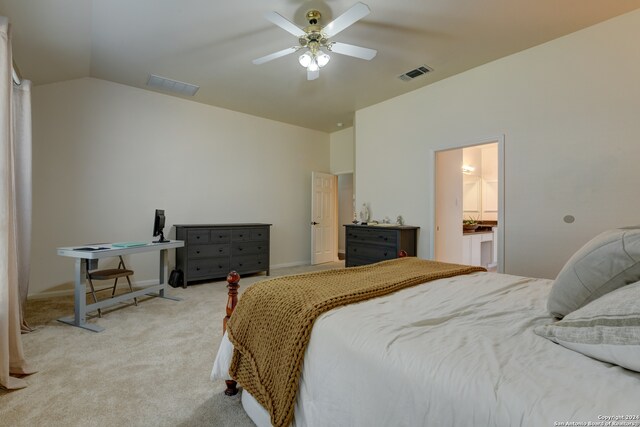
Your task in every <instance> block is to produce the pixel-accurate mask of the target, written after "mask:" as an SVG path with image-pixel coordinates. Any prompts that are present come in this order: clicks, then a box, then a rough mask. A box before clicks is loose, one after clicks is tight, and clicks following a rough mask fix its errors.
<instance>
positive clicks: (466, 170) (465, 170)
mask: <svg viewBox="0 0 640 427" xmlns="http://www.w3.org/2000/svg"><path fill="white" fill-rule="evenodd" d="M474 170H476V168H474V167H473V166H470V165H462V173H471V172H473V171H474Z"/></svg>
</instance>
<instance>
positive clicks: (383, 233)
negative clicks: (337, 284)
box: [345, 224, 420, 267]
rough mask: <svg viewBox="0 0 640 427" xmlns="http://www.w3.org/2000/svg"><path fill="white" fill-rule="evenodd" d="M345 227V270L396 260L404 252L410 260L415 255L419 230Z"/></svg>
mask: <svg viewBox="0 0 640 427" xmlns="http://www.w3.org/2000/svg"><path fill="white" fill-rule="evenodd" d="M345 227H346V233H345V234H346V241H345V243H346V248H345V252H346V253H345V266H346V267H354V266H356V265H364V264H372V263H374V262H379V261H385V260H388V259H394V258H398V256H399V253H400V251H406V252H407V255H409V256H416V255H417V252H418V249H417V247H418V238H417V237H418V229H419V228H420V227H413V226H410V225H402V226H400V225H394V226H379V225H352V224H347V225H345Z"/></svg>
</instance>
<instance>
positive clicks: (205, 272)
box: [187, 257, 230, 279]
mask: <svg viewBox="0 0 640 427" xmlns="http://www.w3.org/2000/svg"><path fill="white" fill-rule="evenodd" d="M229 270H230V268H229V258H228V257H227V258H201V259H194V260H190V261H189V268H188V269H187V274H188V277H189V278H190V279H197V278H198V277H209V276H226V275H227V273H229Z"/></svg>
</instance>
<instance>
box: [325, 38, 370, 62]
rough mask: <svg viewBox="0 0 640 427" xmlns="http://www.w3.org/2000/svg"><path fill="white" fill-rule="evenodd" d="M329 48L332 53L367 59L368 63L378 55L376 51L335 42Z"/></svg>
mask: <svg viewBox="0 0 640 427" xmlns="http://www.w3.org/2000/svg"><path fill="white" fill-rule="evenodd" d="M327 47H328V49H329V50H330V51H331V52H335V53H339V54H342V55H348V56H353V57H356V58H360V59H366V60H367V61H370V60H372V59H373V58H374V57H375V56H376V54H377V53H378V51H377V50H375V49H369V48H367V47H360V46H355V45H352V44H348V43H340V42H333V43H331V44H330V45H329V46H327Z"/></svg>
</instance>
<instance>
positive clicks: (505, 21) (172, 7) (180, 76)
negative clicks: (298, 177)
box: [0, 0, 640, 132]
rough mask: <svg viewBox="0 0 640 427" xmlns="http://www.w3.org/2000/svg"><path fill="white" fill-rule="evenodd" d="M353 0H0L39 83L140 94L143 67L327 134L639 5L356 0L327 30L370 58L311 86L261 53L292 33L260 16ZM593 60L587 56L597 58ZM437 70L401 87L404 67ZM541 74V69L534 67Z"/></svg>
mask: <svg viewBox="0 0 640 427" xmlns="http://www.w3.org/2000/svg"><path fill="white" fill-rule="evenodd" d="M355 3H356V1H354V0H324V1H318V0H273V1H264V0H243V1H236V2H232V1H228V2H221V1H211V0H55V1H49V0H29V1H25V0H0V14H2V15H5V16H8V17H9V19H10V22H11V23H12V33H13V47H14V60H15V62H16V64H17V65H18V67H19V69H20V72H21V74H22V75H23V77H24V78H28V79H30V80H32V81H33V82H34V84H36V85H40V84H47V83H52V82H59V81H63V80H69V79H75V78H80V77H95V78H99V79H105V80H109V81H113V82H117V83H122V84H125V85H129V86H133V87H138V88H143V89H148V86H146V83H147V80H148V78H149V75H150V74H156V75H160V76H163V77H168V78H171V79H175V80H179V81H183V82H187V83H192V84H195V85H198V86H200V89H199V91H198V92H197V93H196V95H195V96H194V97H185V98H188V99H192V100H194V101H196V102H201V103H204V104H210V105H215V106H219V107H223V108H227V109H231V110H235V111H240V112H244V113H248V114H252V115H256V116H261V117H265V118H269V119H273V120H278V121H282V122H286V123H291V124H295V125H299V126H303V127H307V128H312V129H318V130H322V131H326V132H332V131H335V130H338V129H339V127H338V123H342V124H343V126H344V127H347V126H350V125H351V124H352V123H353V116H354V112H355V111H356V110H357V109H360V108H363V107H367V106H369V105H373V104H375V103H378V102H381V101H384V100H386V99H389V98H392V97H395V96H398V95H401V94H403V93H406V92H409V91H411V90H414V89H416V88H419V87H421V86H424V85H428V84H431V83H434V82H436V81H438V80H441V79H444V78H446V77H449V76H451V75H454V74H457V73H460V72H463V71H465V70H468V69H470V68H473V67H476V66H478V65H481V64H484V63H487V62H490V61H492V60H495V59H498V58H501V57H503V56H506V55H509V54H512V53H515V52H518V51H521V50H524V49H527V48H530V47H533V46H536V45H538V44H541V43H544V42H547V41H549V40H552V39H555V38H557V37H560V36H563V35H566V34H569V33H572V32H574V31H577V30H579V29H582V28H585V27H587V26H590V25H593V24H596V23H598V22H601V21H604V20H607V19H610V18H612V17H614V16H617V15H621V14H623V13H626V12H629V11H631V10H634V9H637V8H639V7H640V0H561V1H560V0H482V1H472V0H428V1H425V0H398V1H393V2H391V1H386V0H364V3H366V4H367V5H368V6H369V7H370V9H371V13H370V14H369V15H368V16H366V17H364V18H363V19H361V20H359V21H358V22H356V23H355V24H353V25H352V26H350V27H348V28H347V29H345V30H344V31H342V32H341V33H339V34H338V35H336V36H335V38H334V39H335V40H336V41H340V42H343V43H349V44H354V45H358V46H363V47H368V48H372V49H376V50H377V51H378V54H377V56H376V57H375V58H373V60H371V61H366V60H362V59H356V58H352V57H349V56H344V55H338V54H331V61H330V62H329V64H327V66H326V67H325V68H323V69H321V72H320V77H319V78H318V79H316V80H312V81H308V80H307V75H306V71H305V70H304V68H302V67H301V66H300V65H299V64H298V59H297V57H298V55H299V54H292V55H288V56H285V57H282V58H278V59H275V60H273V61H270V62H268V63H265V64H262V65H254V64H252V62H251V61H252V60H253V59H255V58H259V57H261V56H264V55H267V54H270V53H272V52H276V51H279V50H282V49H286V48H289V47H292V46H294V45H296V44H297V40H296V38H295V37H294V36H293V35H291V34H290V33H288V32H286V31H284V30H283V29H281V28H279V27H277V26H275V25H273V24H272V23H271V22H269V21H267V20H266V19H265V18H264V15H265V13H267V12H270V11H276V12H278V13H279V14H281V15H282V16H284V17H285V18H287V19H289V20H291V21H293V22H294V23H295V24H296V25H298V26H299V27H304V26H305V25H307V24H308V23H307V22H306V19H305V14H306V12H307V11H308V10H310V9H316V10H318V11H320V12H321V14H322V20H321V22H320V23H321V24H326V23H328V22H330V21H331V20H332V19H335V18H336V17H338V16H339V15H341V14H342V13H343V12H345V11H346V10H347V9H349V8H350V7H351V6H353V5H354V4H355ZM597 61H598V60H597V58H594V63H597ZM421 65H427V66H428V67H430V68H432V69H433V71H432V72H430V73H428V74H426V75H423V76H420V77H418V78H416V79H414V80H411V81H409V82H405V81H402V80H400V79H399V78H398V76H399V75H400V74H403V73H404V72H406V71H409V70H411V69H414V68H416V67H418V66H421ZM542 68H543V69H544V64H542Z"/></svg>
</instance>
